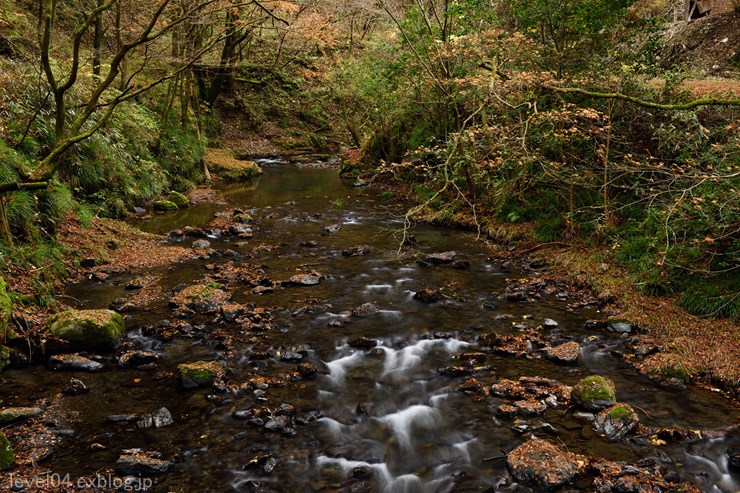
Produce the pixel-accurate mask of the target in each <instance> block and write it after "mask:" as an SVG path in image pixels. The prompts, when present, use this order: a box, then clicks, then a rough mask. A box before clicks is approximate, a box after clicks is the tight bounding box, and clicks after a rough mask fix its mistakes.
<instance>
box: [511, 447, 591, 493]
mask: <svg viewBox="0 0 740 493" xmlns="http://www.w3.org/2000/svg"><path fill="white" fill-rule="evenodd" d="M585 463H586V461H585V458H583V457H581V456H579V455H576V454H573V453H571V452H566V451H564V450H561V449H560V448H559V447H556V446H555V445H553V444H551V443H550V442H548V441H546V440H540V439H538V438H533V439H531V440H529V441H527V442H525V443H523V444H522V445H520V446H518V447H517V448H515V449H514V450H512V451H511V452H509V455H507V456H506V465H507V466H508V467H509V470H510V471H511V474H512V476H514V478H516V480H517V481H520V482H523V483H528V484H534V485H537V486H539V487H541V488H544V489H555V488H558V487H560V486H563V485H564V484H566V483H569V482H571V481H572V480H573V478H574V477H575V476H576V474H578V473H579V472H580V471H581V469H582V468H583V467H584V466H585Z"/></svg>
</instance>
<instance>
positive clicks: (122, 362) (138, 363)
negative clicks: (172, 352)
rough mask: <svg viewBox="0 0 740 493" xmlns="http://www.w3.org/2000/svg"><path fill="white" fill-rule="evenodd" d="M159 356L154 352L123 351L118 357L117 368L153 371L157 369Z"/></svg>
mask: <svg viewBox="0 0 740 493" xmlns="http://www.w3.org/2000/svg"><path fill="white" fill-rule="evenodd" d="M158 360H159V355H158V354H157V353H155V352H154V351H145V350H135V351H124V352H123V353H121V355H120V356H119V357H118V366H119V367H121V368H136V369H145V370H149V369H154V368H156V367H157V361H158Z"/></svg>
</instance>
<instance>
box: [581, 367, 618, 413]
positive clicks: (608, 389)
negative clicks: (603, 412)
mask: <svg viewBox="0 0 740 493" xmlns="http://www.w3.org/2000/svg"><path fill="white" fill-rule="evenodd" d="M570 395H571V397H572V399H573V402H574V403H575V404H576V405H577V406H578V407H580V408H581V409H585V410H587V411H598V410H599V409H603V408H605V407H609V406H613V405H614V404H616V403H617V397H616V393H615V388H614V382H612V381H611V380H609V379H608V378H606V377H602V376H599V375H591V376H588V377H586V378H584V379H583V380H581V381H580V382H578V383H577V384H576V385H575V386H574V387H573V389H572V390H571V393H570Z"/></svg>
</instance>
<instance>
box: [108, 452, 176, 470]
mask: <svg viewBox="0 0 740 493" xmlns="http://www.w3.org/2000/svg"><path fill="white" fill-rule="evenodd" d="M174 465H175V463H174V462H172V461H168V460H164V459H162V454H160V453H159V452H144V451H142V450H141V449H129V450H123V451H122V452H121V456H120V457H119V458H118V460H117V461H116V472H117V473H118V474H123V475H133V476H153V475H156V474H164V473H166V472H167V471H169V470H170V469H172V468H173V467H174Z"/></svg>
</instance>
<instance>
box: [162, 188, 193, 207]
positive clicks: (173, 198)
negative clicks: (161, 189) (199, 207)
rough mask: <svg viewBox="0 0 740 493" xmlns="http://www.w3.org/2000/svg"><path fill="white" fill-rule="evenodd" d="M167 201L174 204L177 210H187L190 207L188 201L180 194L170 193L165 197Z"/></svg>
mask: <svg viewBox="0 0 740 493" xmlns="http://www.w3.org/2000/svg"><path fill="white" fill-rule="evenodd" d="M167 201H168V202H172V203H173V204H175V205H176V206H177V207H178V209H187V208H188V207H190V200H188V198H187V197H186V196H185V195H183V194H181V193H180V192H175V191H172V192H170V193H169V195H167Z"/></svg>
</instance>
